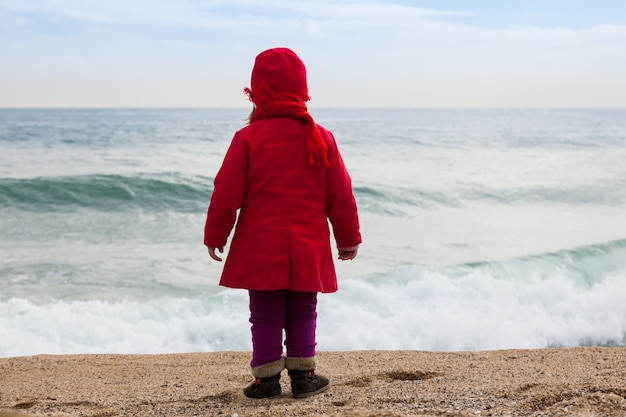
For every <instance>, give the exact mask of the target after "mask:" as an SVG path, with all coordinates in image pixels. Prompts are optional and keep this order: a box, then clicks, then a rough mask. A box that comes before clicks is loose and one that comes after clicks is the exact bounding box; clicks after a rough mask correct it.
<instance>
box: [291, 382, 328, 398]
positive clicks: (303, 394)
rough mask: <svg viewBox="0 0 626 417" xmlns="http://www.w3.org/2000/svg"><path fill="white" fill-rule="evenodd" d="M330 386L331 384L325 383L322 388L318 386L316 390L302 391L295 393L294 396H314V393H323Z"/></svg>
mask: <svg viewBox="0 0 626 417" xmlns="http://www.w3.org/2000/svg"><path fill="white" fill-rule="evenodd" d="M328 388H330V384H328V385H325V386H323V387H322V388H318V389H316V390H315V391H310V392H302V393H300V394H293V398H308V397H312V396H314V395H317V394H321V393H322V392H324V391H326V390H327V389H328Z"/></svg>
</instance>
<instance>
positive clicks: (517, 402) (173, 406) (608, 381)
mask: <svg viewBox="0 0 626 417" xmlns="http://www.w3.org/2000/svg"><path fill="white" fill-rule="evenodd" d="M249 355H250V354H249V353H248V352H216V353H185V354H168V355H109V354H106V355H99V354H98V355H62V356H55V355H41V356H31V357H16V358H3V359H0V416H2V417H5V416H7V417H8V416H14V415H41V416H52V417H61V416H92V417H96V416H97V417H105V416H155V415H162V416H174V415H175V416H209V415H223V416H234V415H237V416H288V415H310V416H322V415H326V416H411V415H420V416H441V415H444V416H453V415H454V416H496V415H514V416H572V415H574V416H626V348H600V347H583V348H550V349H537V350H504V351H485V352H451V353H448V352H422V351H351V352H320V353H319V354H318V358H319V361H320V366H319V368H318V371H319V373H320V374H324V375H326V376H328V377H329V378H330V379H331V384H332V386H331V388H330V389H329V390H327V391H326V392H324V393H323V394H320V395H318V396H315V397H311V398H308V399H301V400H296V399H293V398H292V397H291V393H290V388H289V383H288V377H287V375H286V371H285V372H283V378H282V380H281V382H282V386H283V395H282V397H280V398H277V399H272V400H251V399H248V398H246V397H245V396H244V395H243V393H242V388H243V387H244V386H245V385H247V384H248V383H249V382H250V381H251V376H250V374H249V370H248V368H247V363H248V360H249Z"/></svg>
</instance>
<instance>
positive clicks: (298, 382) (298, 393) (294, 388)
mask: <svg viewBox="0 0 626 417" xmlns="http://www.w3.org/2000/svg"><path fill="white" fill-rule="evenodd" d="M289 377H290V378H291V393H292V394H293V398H306V397H310V396H312V395H315V394H319V393H320V392H324V391H326V390H327V389H328V387H330V382H329V381H328V378H326V377H325V376H322V375H315V371H314V370H312V369H310V370H308V371H298V370H290V371H289Z"/></svg>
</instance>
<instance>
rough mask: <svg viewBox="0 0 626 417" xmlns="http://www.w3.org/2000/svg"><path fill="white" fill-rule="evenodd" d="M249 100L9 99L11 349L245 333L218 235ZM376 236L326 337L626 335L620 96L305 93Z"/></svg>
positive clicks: (439, 345) (4, 308)
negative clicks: (214, 231) (209, 105)
mask: <svg viewBox="0 0 626 417" xmlns="http://www.w3.org/2000/svg"><path fill="white" fill-rule="evenodd" d="M248 112H249V111H248V110H247V109H189V110H185V109H180V110H179V109H0V357H13V356H25V355H35V354H73V353H174V352H192V351H193V352H197V351H199V352H210V351H223V350H244V351H246V350H250V349H251V343H250V333H249V326H250V325H249V323H248V306H247V293H246V292H245V291H243V290H231V289H225V288H222V287H219V286H218V280H219V275H220V271H221V267H222V264H220V263H217V262H213V261H211V259H210V258H209V257H208V255H207V253H206V249H205V247H204V246H203V244H202V233H203V226H204V219H205V214H206V207H207V205H208V202H209V199H210V196H211V191H212V182H213V177H214V175H215V173H216V172H217V170H218V168H219V166H220V164H221V160H222V157H223V155H224V153H225V151H226V149H227V147H228V145H229V142H230V140H231V138H232V135H233V133H234V132H235V131H236V130H238V129H239V128H241V127H242V126H244V124H245V119H246V117H247V115H248ZM311 113H312V115H313V116H314V118H315V119H316V121H317V122H318V123H320V124H322V125H324V126H325V127H327V128H329V129H331V130H332V131H333V132H334V134H335V137H336V140H337V142H338V145H339V149H340V150H341V152H342V155H343V157H344V160H345V162H346V165H347V167H348V169H349V171H350V173H351V176H352V179H353V186H354V192H355V196H356V199H357V203H358V205H359V214H360V218H361V228H362V234H363V238H364V243H363V245H362V246H361V249H360V251H359V255H358V257H357V258H356V259H355V260H354V261H350V262H340V261H337V263H336V264H337V271H338V275H339V291H338V292H337V293H334V294H324V295H320V297H319V308H318V313H319V316H318V349H320V350H325V351H337V350H339V351H341V350H361V349H368V350H369V349H389V350H398V349H403V350H404V349H417V350H433V351H459V350H492V349H510V348H543V347H552V346H562V347H569V346H588V345H602V346H626V162H625V161H626V110H624V109H621V110H620V109H616V110H609V109H596V110H585V109H574V110H558V109H555V110H488V109H484V110H462V109H437V110H434V109H433V110H427V109H315V108H312V109H311Z"/></svg>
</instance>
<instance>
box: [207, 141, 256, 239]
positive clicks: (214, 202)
mask: <svg viewBox="0 0 626 417" xmlns="http://www.w3.org/2000/svg"><path fill="white" fill-rule="evenodd" d="M247 171H248V147H247V143H246V141H245V140H244V139H243V137H242V134H241V133H240V132H237V133H236V134H235V136H234V137H233V140H232V142H231V144H230V146H229V148H228V151H227V152H226V155H225V156H224V161H223V163H222V166H221V168H220V169H219V171H218V173H217V175H216V176H215V181H214V182H213V193H212V194H211V201H210V203H209V208H208V210H207V218H206V223H205V225H204V244H205V245H206V246H212V247H217V248H221V247H224V246H225V245H226V241H227V239H228V235H230V232H231V230H232V228H233V226H234V225H235V220H236V219H237V210H238V209H239V208H241V206H242V204H243V201H244V198H245V195H246V179H247Z"/></svg>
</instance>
